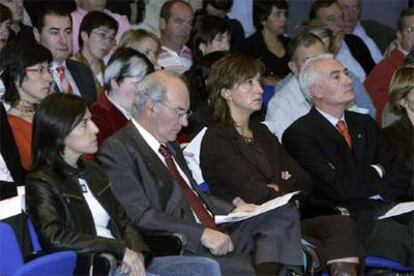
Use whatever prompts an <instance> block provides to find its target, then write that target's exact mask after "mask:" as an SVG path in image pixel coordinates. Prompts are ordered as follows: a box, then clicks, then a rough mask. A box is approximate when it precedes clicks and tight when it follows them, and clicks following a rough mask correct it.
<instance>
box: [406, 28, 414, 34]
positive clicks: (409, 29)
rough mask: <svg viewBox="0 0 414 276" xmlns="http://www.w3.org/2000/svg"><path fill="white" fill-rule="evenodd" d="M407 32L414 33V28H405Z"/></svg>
mask: <svg viewBox="0 0 414 276" xmlns="http://www.w3.org/2000/svg"><path fill="white" fill-rule="evenodd" d="M405 31H406V32H407V33H414V27H407V28H405Z"/></svg>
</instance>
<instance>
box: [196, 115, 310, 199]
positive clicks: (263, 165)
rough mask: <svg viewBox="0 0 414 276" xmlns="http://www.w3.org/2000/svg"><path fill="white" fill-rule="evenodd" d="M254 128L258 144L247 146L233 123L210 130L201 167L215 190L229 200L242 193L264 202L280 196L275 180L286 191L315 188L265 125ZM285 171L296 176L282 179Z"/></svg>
mask: <svg viewBox="0 0 414 276" xmlns="http://www.w3.org/2000/svg"><path fill="white" fill-rule="evenodd" d="M252 130H253V134H254V141H255V145H254V146H253V145H250V146H248V145H245V144H244V142H243V141H242V139H241V138H240V135H238V133H237V130H236V129H235V128H234V127H233V126H229V125H213V126H210V127H209V128H208V129H207V131H206V133H205V135H204V137H203V141H202V143H201V151H200V166H201V170H202V172H203V177H204V179H205V181H206V182H207V183H208V184H209V187H210V189H211V192H212V193H213V194H214V195H216V196H218V197H220V198H223V199H225V200H227V201H229V202H231V201H232V199H233V198H235V197H236V196H240V197H241V198H242V199H243V200H244V201H246V202H248V203H255V204H262V203H264V202H265V201H268V200H270V199H273V198H275V197H277V196H278V195H279V194H278V193H277V192H275V191H274V190H273V189H271V188H269V187H267V185H268V184H270V183H271V182H273V183H276V184H278V185H279V187H280V190H281V192H283V193H286V192H292V191H297V190H302V191H303V192H302V195H303V196H306V194H308V193H309V192H310V188H311V179H310V177H309V175H308V174H307V173H306V172H305V171H304V170H303V169H301V168H300V167H299V165H298V164H297V163H296V162H295V161H294V160H293V159H292V158H291V157H290V156H289V155H288V154H287V152H286V151H285V149H284V148H283V147H282V146H281V145H280V143H279V142H278V140H277V138H276V137H275V136H274V135H273V134H272V133H271V132H270V131H269V130H268V129H267V127H266V126H265V125H263V124H258V123H256V124H253V125H252ZM249 148H250V150H249ZM217 149H220V150H217ZM253 151H254V152H253ZM255 156H258V157H255ZM282 171H289V172H290V174H291V175H292V177H291V178H289V179H288V180H282V178H281V172H282Z"/></svg>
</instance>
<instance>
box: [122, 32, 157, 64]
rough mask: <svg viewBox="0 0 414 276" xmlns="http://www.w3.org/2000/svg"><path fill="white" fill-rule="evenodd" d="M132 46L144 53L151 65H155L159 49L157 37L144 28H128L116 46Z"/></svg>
mask: <svg viewBox="0 0 414 276" xmlns="http://www.w3.org/2000/svg"><path fill="white" fill-rule="evenodd" d="M122 47H127V48H132V49H134V50H136V51H138V52H140V53H141V54H143V55H145V56H146V57H147V58H148V59H149V61H151V63H152V65H153V66H156V65H157V60H158V55H159V53H160V50H161V41H160V40H159V38H158V37H157V36H156V35H154V34H153V33H150V32H148V31H145V30H129V31H127V32H125V33H124V34H123V35H122V37H121V39H120V40H119V43H118V48H122Z"/></svg>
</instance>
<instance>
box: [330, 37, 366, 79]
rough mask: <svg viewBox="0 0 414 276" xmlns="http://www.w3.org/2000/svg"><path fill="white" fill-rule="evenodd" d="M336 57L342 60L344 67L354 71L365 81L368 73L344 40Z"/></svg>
mask: <svg viewBox="0 0 414 276" xmlns="http://www.w3.org/2000/svg"><path fill="white" fill-rule="evenodd" d="M335 58H336V59H337V60H338V61H339V62H341V64H342V66H343V67H345V68H347V69H348V70H349V71H351V72H352V73H354V74H355V75H356V76H357V77H358V78H359V80H360V81H361V82H364V80H365V78H366V73H365V71H364V69H363V68H362V67H361V65H360V64H359V63H358V61H357V60H356V59H355V58H354V56H353V55H352V53H351V50H349V47H348V45H346V43H345V41H344V40H342V43H341V48H340V49H339V52H338V54H337V55H336V57H335Z"/></svg>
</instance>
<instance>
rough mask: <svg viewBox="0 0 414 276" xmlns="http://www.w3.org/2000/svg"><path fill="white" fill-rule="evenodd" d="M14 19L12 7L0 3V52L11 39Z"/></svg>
mask: <svg viewBox="0 0 414 276" xmlns="http://www.w3.org/2000/svg"><path fill="white" fill-rule="evenodd" d="M12 20H13V17H12V13H11V11H10V9H9V8H8V7H6V6H4V5H3V4H0V52H1V50H2V49H3V48H4V46H5V45H6V43H7V41H8V39H9V35H10V27H11V22H12Z"/></svg>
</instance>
